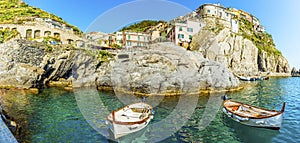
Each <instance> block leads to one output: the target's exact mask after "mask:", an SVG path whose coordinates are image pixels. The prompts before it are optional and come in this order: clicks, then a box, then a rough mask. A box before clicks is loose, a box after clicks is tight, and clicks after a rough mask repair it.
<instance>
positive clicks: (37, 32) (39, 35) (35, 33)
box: [34, 30, 41, 38]
mask: <svg viewBox="0 0 300 143" xmlns="http://www.w3.org/2000/svg"><path fill="white" fill-rule="evenodd" d="M40 37H41V30H35V31H34V38H40Z"/></svg>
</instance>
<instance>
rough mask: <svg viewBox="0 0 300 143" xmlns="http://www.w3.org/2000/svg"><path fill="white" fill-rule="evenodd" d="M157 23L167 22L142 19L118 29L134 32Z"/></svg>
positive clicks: (141, 30)
mask: <svg viewBox="0 0 300 143" xmlns="http://www.w3.org/2000/svg"><path fill="white" fill-rule="evenodd" d="M159 23H167V22H165V21H162V20H159V21H153V20H144V21H141V22H138V23H134V24H132V25H130V26H128V27H123V28H122V29H121V30H120V31H126V30H130V31H134V32H144V31H145V30H146V29H147V28H149V27H152V26H156V25H157V24H159Z"/></svg>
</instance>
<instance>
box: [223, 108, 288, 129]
mask: <svg viewBox="0 0 300 143" xmlns="http://www.w3.org/2000/svg"><path fill="white" fill-rule="evenodd" d="M223 112H224V113H225V114H226V115H227V116H228V117H230V118H231V119H233V120H235V121H237V122H240V123H242V124H245V125H248V126H252V127H260V128H269V129H274V130H279V129H280V127H281V124H282V118H283V114H278V115H276V116H273V117H268V118H260V119H255V118H245V117H242V116H238V115H236V114H233V113H231V112H229V111H228V110H227V109H226V108H223Z"/></svg>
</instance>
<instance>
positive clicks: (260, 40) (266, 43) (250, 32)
mask: <svg viewBox="0 0 300 143" xmlns="http://www.w3.org/2000/svg"><path fill="white" fill-rule="evenodd" d="M239 21H240V29H239V31H240V34H241V35H242V36H243V37H244V38H247V39H249V40H251V41H252V42H253V43H254V44H255V46H256V47H257V48H258V50H259V51H265V52H267V53H268V54H271V55H275V56H282V53H281V52H280V51H279V50H278V49H276V47H275V43H274V41H273V38H272V35H271V34H268V33H267V32H265V33H262V32H256V31H255V30H254V25H253V23H251V22H249V21H248V20H246V19H244V18H240V19H239Z"/></svg>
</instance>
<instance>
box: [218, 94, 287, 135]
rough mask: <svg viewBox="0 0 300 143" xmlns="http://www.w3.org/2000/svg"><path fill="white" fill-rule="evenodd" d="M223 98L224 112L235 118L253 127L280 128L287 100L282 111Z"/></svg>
mask: <svg viewBox="0 0 300 143" xmlns="http://www.w3.org/2000/svg"><path fill="white" fill-rule="evenodd" d="M223 99H224V102H223V112H224V113H225V114H226V115H227V116H228V117H230V118H232V119H233V120H235V121H237V122H240V123H242V124H245V125H249V126H253V127H262V128H269V129H275V130H279V129H280V127H281V124H282V118H283V112H284V108H285V102H284V103H283V106H282V109H281V111H276V110H268V109H263V108H259V107H255V106H251V105H248V104H244V103H241V102H236V101H232V100H227V99H226V97H225V98H224V97H223Z"/></svg>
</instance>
